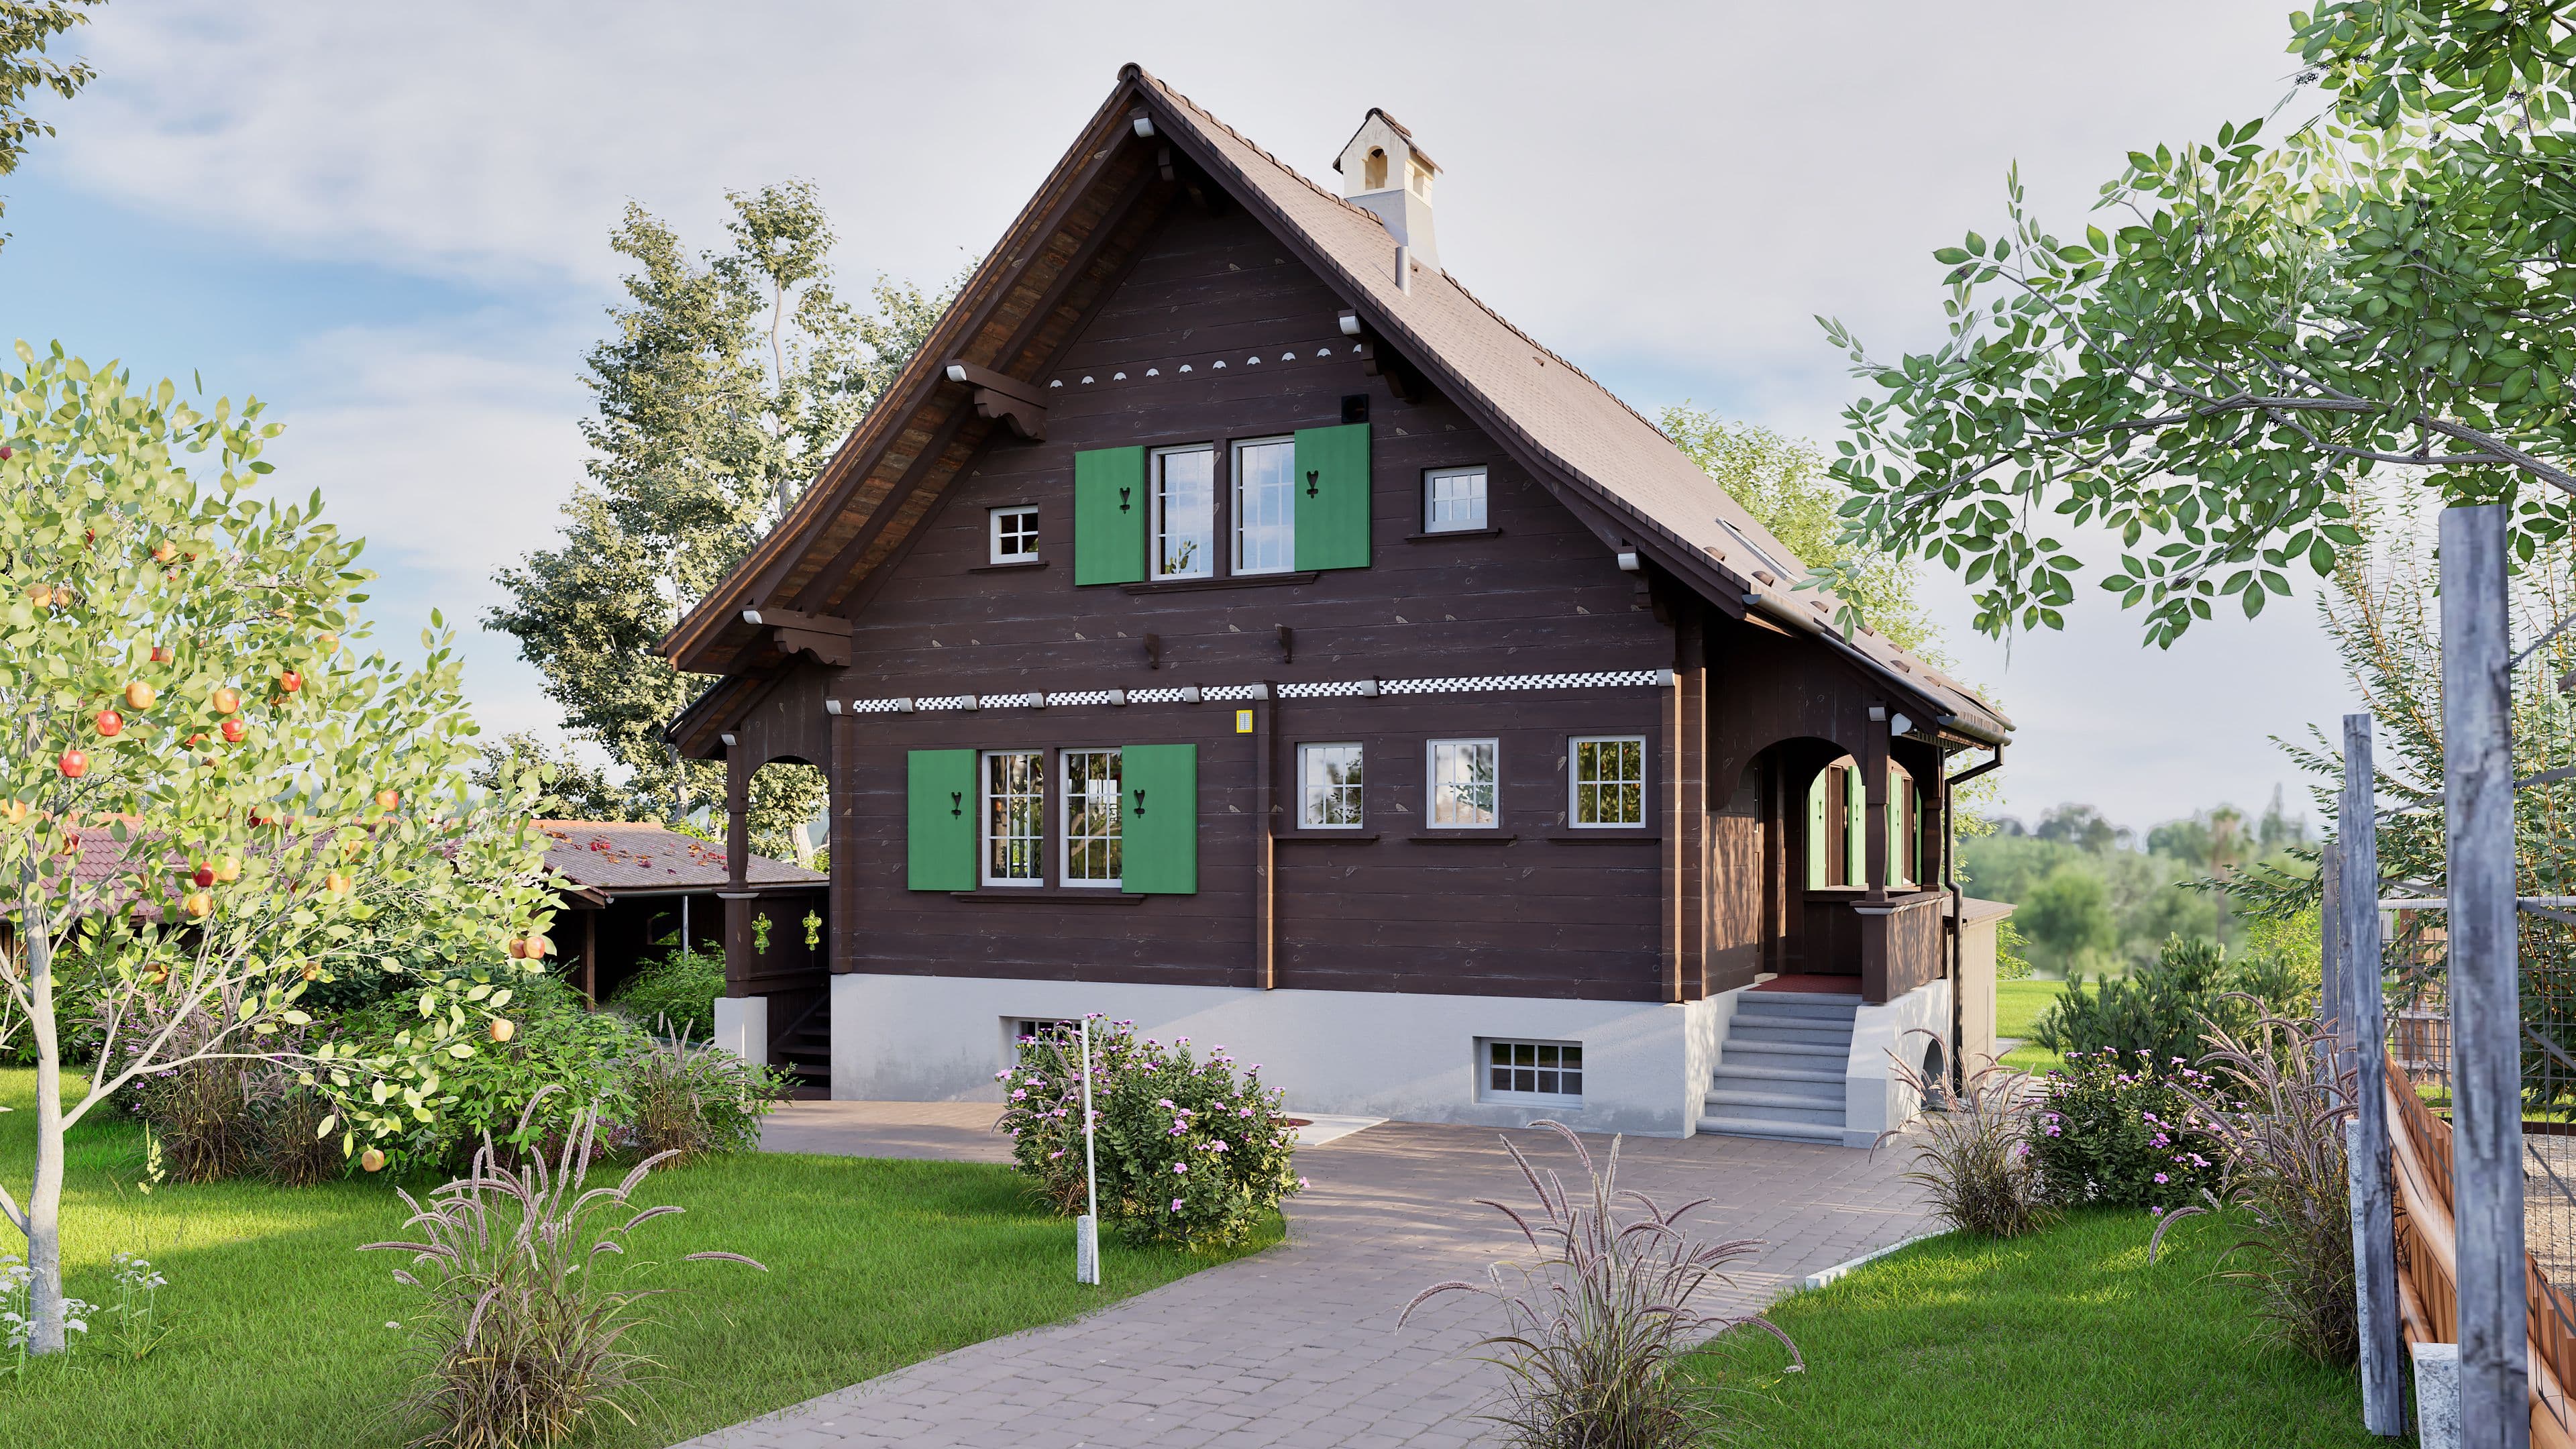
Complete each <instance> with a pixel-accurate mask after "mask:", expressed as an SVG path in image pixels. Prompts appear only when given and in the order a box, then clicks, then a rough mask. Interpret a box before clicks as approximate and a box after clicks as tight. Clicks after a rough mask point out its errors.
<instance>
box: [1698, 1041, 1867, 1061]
mask: <svg viewBox="0 0 2576 1449" xmlns="http://www.w3.org/2000/svg"><path fill="white" fill-rule="evenodd" d="M1724 1048H1725V1052H1726V1056H1727V1059H1728V1060H1730V1061H1732V1060H1734V1058H1735V1054H1736V1053H1737V1052H1761V1053H1763V1054H1764V1055H1766V1056H1775V1057H1781V1058H1784V1059H1785V1058H1792V1057H1794V1058H1796V1059H1797V1060H1798V1061H1801V1062H1809V1061H1812V1062H1817V1063H1823V1062H1827V1061H1836V1062H1839V1061H1842V1060H1844V1059H1845V1058H1847V1057H1849V1056H1850V1055H1851V1043H1850V1042H1847V1041H1843V1042H1831V1041H1748V1040H1746V1039H1745V1038H1743V1037H1739V1036H1729V1037H1728V1038H1727V1039H1726V1041H1725V1043H1724ZM1786 1064H1787V1063H1786V1062H1785V1060H1784V1061H1783V1062H1782V1063H1780V1065H1786Z"/></svg>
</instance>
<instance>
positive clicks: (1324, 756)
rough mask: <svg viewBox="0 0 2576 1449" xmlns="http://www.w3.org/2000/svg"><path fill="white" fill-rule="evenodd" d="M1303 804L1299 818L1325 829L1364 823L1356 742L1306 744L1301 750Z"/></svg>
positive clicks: (1300, 774) (1358, 749)
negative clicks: (1352, 743) (1351, 743)
mask: <svg viewBox="0 0 2576 1449" xmlns="http://www.w3.org/2000/svg"><path fill="white" fill-rule="evenodd" d="M1298 758H1299V761H1300V764H1301V768H1300V770H1299V772H1298V774H1299V777H1300V784H1301V786H1302V794H1303V796H1304V805H1303V809H1302V812H1301V814H1300V816H1299V819H1300V820H1301V821H1302V822H1303V823H1304V824H1305V825H1306V826H1308V827H1310V828H1315V829H1323V830H1334V829H1349V828H1352V827H1355V826H1357V825H1359V824H1360V823H1361V810H1360V795H1361V759H1360V747H1359V746H1357V745H1306V746H1303V747H1301V748H1300V749H1299V750H1298Z"/></svg>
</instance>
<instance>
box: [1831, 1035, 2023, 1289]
mask: <svg viewBox="0 0 2576 1449" xmlns="http://www.w3.org/2000/svg"><path fill="white" fill-rule="evenodd" d="M1923 1034H1924V1035H1926V1036H1929V1035H1930V1033H1928V1032H1927V1033H1923ZM1888 1055H1889V1057H1890V1058H1891V1059H1892V1060H1893V1061H1894V1062H1895V1068H1896V1076H1897V1079H1898V1080H1899V1081H1901V1082H1903V1083H1904V1084H1905V1085H1906V1086H1908V1087H1910V1088H1912V1089H1913V1091H1914V1093H1915V1094H1916V1095H1917V1096H1918V1097H1920V1098H1921V1099H1922V1101H1923V1104H1924V1106H1925V1107H1926V1108H1928V1109H1929V1110H1928V1111H1926V1112H1925V1114H1924V1115H1923V1117H1922V1118H1921V1119H1920V1121H1919V1124H1918V1125H1917V1126H1916V1127H1914V1129H1913V1141H1912V1144H1911V1145H1912V1147H1913V1149H1914V1166H1913V1167H1912V1168H1911V1169H1909V1170H1908V1171H1907V1172H1906V1173H1905V1174H1904V1176H1905V1180H1906V1181H1908V1182H1911V1183H1914V1184H1916V1185H1918V1186H1920V1187H1921V1188H1922V1189H1923V1190H1924V1192H1925V1193H1926V1194H1927V1195H1928V1196H1929V1197H1930V1198H1931V1199H1932V1211H1933V1213H1934V1215H1935V1216H1937V1217H1939V1218H1940V1219H1941V1221H1943V1222H1945V1223H1948V1224H1949V1225H1950V1226H1951V1228H1953V1229H1954V1230H1956V1231H1959V1232H1963V1233H1973V1234H1975V1235H1976V1236H1978V1237H1981V1238H2017V1237H2020V1236H2021V1235H2022V1234H2024V1233H2027V1232H2030V1231H2032V1230H2034V1229H2037V1228H2041V1227H2045V1226H2047V1225H2048V1224H2049V1223H2051V1222H2053V1221H2055V1220H2056V1217H2057V1210H2056V1209H2055V1208H2053V1207H2051V1206H2050V1205H2049V1204H2048V1202H2047V1201H2046V1200H2045V1198H2044V1197H2043V1195H2042V1192H2041V1187H2042V1182H2041V1178H2040V1173H2039V1168H2038V1166H2037V1164H2036V1163H2034V1162H2033V1161H2032V1159H2031V1143H2030V1136H2031V1123H2032V1118H2033V1117H2034V1116H2035V1115H2036V1113H2037V1110H2038V1109H2037V1106H2036V1103H2035V1093H2034V1084H2033V1083H2032V1081H2031V1077H2030V1074H2029V1073H2027V1072H2021V1071H2015V1070H2013V1069H2012V1068H2009V1067H2005V1066H2001V1065H1996V1064H1992V1063H1990V1064H1988V1065H1986V1066H1984V1067H1982V1068H1979V1069H1978V1070H1977V1071H1976V1072H1974V1073H1973V1074H1971V1075H1970V1076H1969V1077H1968V1080H1967V1082H1966V1083H1965V1084H1964V1086H1963V1087H1961V1088H1956V1089H1954V1088H1953V1087H1952V1086H1951V1084H1950V1074H1949V1073H1948V1072H1946V1071H1936V1072H1934V1073H1933V1074H1932V1075H1931V1076H1929V1077H1926V1076H1925V1075H1924V1074H1923V1072H1922V1070H1921V1069H1920V1067H1919V1066H1918V1065H1917V1064H1916V1063H1914V1062H1910V1061H1907V1060H1905V1058H1904V1055H1903V1054H1902V1053H1898V1052H1890V1053H1889V1054H1888ZM1906 1132H1907V1129H1905V1128H1898V1129H1896V1130H1894V1131H1889V1132H1885V1133H1881V1134H1880V1135H1879V1139H1878V1142H1877V1143H1875V1144H1873V1145H1872V1148H1871V1150H1872V1151H1873V1152H1875V1151H1876V1150H1877V1148H1878V1147H1881V1146H1884V1145H1886V1144H1887V1143H1888V1142H1889V1141H1890V1140H1891V1139H1894V1138H1898V1137H1902V1136H1904V1135H1906Z"/></svg>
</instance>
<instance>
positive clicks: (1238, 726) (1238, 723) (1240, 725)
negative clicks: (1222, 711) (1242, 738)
mask: <svg viewBox="0 0 2576 1449" xmlns="http://www.w3.org/2000/svg"><path fill="white" fill-rule="evenodd" d="M1234 732H1235V733H1236V734H1239V735H1248V734H1250V733H1252V711H1250V710H1248V709H1238V710H1236V711H1235V712H1234Z"/></svg>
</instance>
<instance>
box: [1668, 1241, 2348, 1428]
mask: <svg viewBox="0 0 2576 1449" xmlns="http://www.w3.org/2000/svg"><path fill="white" fill-rule="evenodd" d="M2150 1223H2151V1220H2150V1219H2149V1218H2148V1217H2147V1216H2146V1215H2145V1214H2144V1213H2136V1212H2116V1213H2114V1212H2092V1213H2084V1214H2079V1215H2077V1216H2075V1217H2073V1218H2071V1219H2070V1220H2068V1221H2067V1222H2065V1223H2063V1224H2061V1225H2059V1226H2058V1227H2056V1228H2053V1229H2050V1230H2049V1231H2047V1232H2044V1233H2040V1234H2036V1235H2034V1236H2032V1237H2028V1238H2022V1239H2018V1240H2015V1241H2013V1242H2008V1243H1988V1242H1980V1241H1971V1240H1968V1239H1963V1238H1958V1237H1944V1238H1936V1239H1934V1240H1932V1241H1931V1242H1928V1243H1924V1244H1921V1245H1919V1246H1916V1247H1913V1248H1909V1249H1907V1250H1906V1251H1904V1252H1902V1253H1898V1254H1895V1255H1893V1256H1891V1257H1888V1258H1884V1259H1881V1260H1880V1261H1878V1262H1876V1263H1872V1264H1870V1265H1868V1266H1867V1267H1864V1268H1861V1269H1858V1270H1856V1271H1854V1272H1853V1273H1851V1274H1850V1275H1848V1276H1846V1277H1845V1278H1843V1279H1842V1280H1840V1281H1839V1282H1836V1283H1834V1284H1833V1285H1831V1286H1830V1287H1827V1288H1824V1289H1822V1290H1820V1291H1817V1292H1813V1293H1801V1294H1797V1295H1795V1296H1792V1297H1790V1298H1788V1299H1786V1300H1784V1301H1783V1302H1781V1303H1780V1304H1779V1305H1777V1306H1776V1307H1774V1308H1773V1309H1772V1311H1771V1314H1770V1318H1771V1321H1772V1322H1774V1323H1776V1324H1778V1325H1779V1326H1780V1327H1781V1328H1782V1329H1783V1330H1785V1331H1786V1332H1787V1333H1788V1334H1789V1336H1790V1337H1791V1338H1792V1339H1794V1340H1795V1341H1796V1342H1797V1344H1798V1347H1799V1349H1800V1350H1801V1351H1802V1352H1803V1353H1804V1354H1805V1356H1806V1361H1807V1371H1806V1372H1804V1373H1802V1374H1783V1373H1781V1372H1780V1370H1781V1368H1782V1367H1784V1366H1785V1365H1786V1364H1787V1362H1788V1355H1787V1352H1786V1351H1785V1350H1784V1349H1782V1348H1781V1347H1780V1346H1779V1344H1778V1343H1777V1342H1776V1341H1774V1340H1772V1339H1771V1338H1769V1337H1768V1336H1767V1335H1763V1334H1760V1333H1759V1332H1758V1331H1757V1332H1755V1333H1743V1332H1738V1333H1736V1334H1733V1335H1730V1336H1728V1337H1727V1338H1725V1339H1722V1340H1720V1341H1719V1343H1718V1344H1717V1345H1716V1346H1715V1347H1714V1348H1712V1349H1710V1350H1709V1351H1708V1352H1706V1353H1704V1354H1702V1355H1701V1356H1700V1359H1699V1361H1698V1362H1697V1363H1696V1364H1695V1365H1694V1368H1695V1369H1697V1370H1698V1371H1699V1372H1700V1373H1702V1374H1703V1375H1704V1376H1705V1377H1707V1378H1708V1379H1710V1380H1711V1381H1714V1382H1717V1383H1720V1384H1722V1385H1723V1386H1724V1388H1723V1392H1725V1399H1724V1403H1725V1404H1726V1406H1727V1408H1728V1410H1729V1412H1730V1413H1731V1414H1732V1415H1734V1416H1735V1417H1737V1418H1738V1419H1739V1420H1740V1423H1739V1425H1738V1428H1739V1429H1740V1434H1739V1436H1738V1439H1737V1441H1736V1442H1741V1443H1746V1444H1761V1445H1765V1446H1779V1449H1800V1446H1814V1449H1847V1446H1850V1445H1855V1444H1903V1445H1906V1446H1909V1449H2004V1446H2014V1449H2018V1446H2022V1445H2041V1444H2044V1445H2048V1446H2050V1449H2091V1446H2101V1449H2154V1446H2165V1445H2170V1446H2174V1449H2235V1446H2243V1449H2318V1446H2342V1445H2349V1446H2354V1449H2359V1446H2362V1445H2368V1444H2375V1443H2379V1442H2382V1441H2379V1440H2376V1439H2373V1438H2372V1437H2371V1436H2370V1435H2369V1434H2367V1433H2365V1432H2364V1431H2363V1429H2362V1427H2361V1389H2360V1384H2359V1381H2358V1380H2357V1379H2356V1378H2355V1377H2354V1376H2353V1374H2352V1373H2351V1371H2349V1370H2346V1369H2329V1368H2324V1367H2320V1366H2319V1365H2317V1364H2315V1363H2312V1362H2310V1361H2309V1360H2308V1359H2305V1358H2303V1357H2300V1356H2299V1355H2297V1354H2295V1353H2293V1352H2291V1351H2289V1350H2286V1349H2282V1348H2278V1347H2275V1346H2272V1345H2271V1344H2270V1343H2269V1342H2268V1341H2267V1340H2265V1339H2264V1338H2263V1337H2262V1336H2261V1330H2260V1325H2259V1324H2258V1322H2257V1320H2256V1318H2255V1311H2254V1302H2253V1295H2252V1292H2251V1290H2250V1289H2248V1288H2246V1287H2244V1286H2243V1285H2241V1284H2238V1283H2236V1282H2233V1281H2230V1280H2227V1279H2222V1278H2219V1277H2217V1276H2216V1275H2215V1272H2214V1270H2215V1269H2216V1268H2217V1267H2218V1266H2219V1265H2218V1255H2219V1253H2220V1251H2221V1250H2222V1249H2223V1248H2224V1247H2225V1246H2226V1244H2227V1242H2228V1241H2229V1236H2230V1226H2229V1225H2228V1224H2226V1223H2224V1222H2218V1221H2213V1220H2211V1219H2207V1218H2200V1219H2193V1220H2191V1221H2188V1222H2185V1223H2184V1224H2182V1225H2181V1226H2180V1227H2178V1228H2176V1229H2175V1230H2174V1232H2172V1233H2171V1234H2169V1235H2168V1236H2167V1238H2166V1249H2167V1251H2166V1252H2164V1253H2162V1254H2160V1255H2159V1256H2158V1258H2157V1261H2156V1262H2155V1264H2154V1265H2153V1266H2149V1264H2148V1263H2147V1235H2148V1233H2149V1231H2150V1230H2151V1228H2150Z"/></svg>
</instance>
